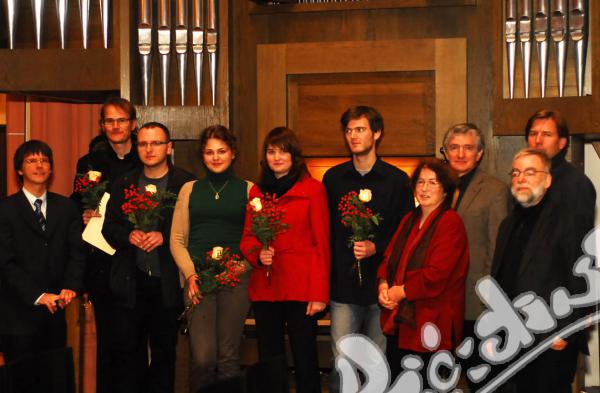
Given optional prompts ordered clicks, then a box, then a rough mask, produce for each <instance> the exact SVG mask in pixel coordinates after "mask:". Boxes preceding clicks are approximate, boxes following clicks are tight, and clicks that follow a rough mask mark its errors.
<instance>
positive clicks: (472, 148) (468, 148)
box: [444, 145, 477, 153]
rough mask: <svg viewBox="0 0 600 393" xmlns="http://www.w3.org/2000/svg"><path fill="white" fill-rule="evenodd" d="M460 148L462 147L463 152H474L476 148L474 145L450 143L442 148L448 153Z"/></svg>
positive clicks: (456, 151) (455, 151)
mask: <svg viewBox="0 0 600 393" xmlns="http://www.w3.org/2000/svg"><path fill="white" fill-rule="evenodd" d="M460 149H463V151H464V152H465V153H474V152H475V151H476V150H477V147H476V146H475V145H462V146H461V145H450V146H448V147H447V148H445V149H444V150H445V151H447V152H448V153H458V151H459V150H460Z"/></svg>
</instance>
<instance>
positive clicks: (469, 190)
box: [443, 123, 510, 392]
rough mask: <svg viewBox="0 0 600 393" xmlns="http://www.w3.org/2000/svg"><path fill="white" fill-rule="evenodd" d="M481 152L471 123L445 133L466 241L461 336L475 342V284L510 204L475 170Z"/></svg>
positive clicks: (499, 187)
mask: <svg viewBox="0 0 600 393" xmlns="http://www.w3.org/2000/svg"><path fill="white" fill-rule="evenodd" d="M484 151H485V140H484V137H483V134H482V133H481V131H480V130H479V128H477V126H476V125H475V124H471V123H463V124H456V125H454V126H452V127H450V128H449V129H448V131H446V135H445V136H444V150H443V152H444V155H445V156H446V159H447V160H448V164H449V165H450V167H451V168H452V169H454V170H455V171H456V173H457V174H458V176H459V182H458V188H457V191H458V193H457V194H456V195H455V197H454V199H453V207H454V209H455V210H456V212H457V213H458V214H459V215H460V217H461V218H462V219H463V222H464V224H465V228H466V230H467V236H468V239H469V258H470V262H469V274H468V275H467V282H466V283H465V323H464V326H463V335H464V336H465V337H473V338H474V339H475V340H477V336H476V335H475V321H476V320H477V318H478V317H479V315H480V314H481V313H482V312H483V311H484V309H485V306H484V305H483V303H482V302H481V300H480V299H479V297H478V296H477V293H476V292H475V284H477V281H478V280H479V279H480V278H482V277H483V276H485V275H488V274H490V271H491V268H492V257H493V256H494V248H495V246H496V236H497V235H498V228H499V227H500V223H501V222H502V220H503V219H504V218H505V217H506V214H507V212H508V205H509V201H510V195H509V189H508V187H507V186H506V184H504V183H502V182H501V181H500V180H498V179H496V178H495V177H493V176H491V175H490V174H488V173H487V172H485V171H484V170H483V169H481V168H479V163H480V162H481V158H482V157H483V155H484ZM476 345H477V344H476ZM481 362H482V359H481V358H480V357H479V356H478V355H477V354H474V356H471V357H469V358H468V359H465V360H464V361H463V362H462V364H463V367H464V369H465V370H466V369H468V368H470V367H473V366H477V365H479V364H481ZM469 387H470V389H471V391H473V392H474V391H476V390H477V388H479V387H480V386H479V385H477V384H474V383H473V382H471V381H469Z"/></svg>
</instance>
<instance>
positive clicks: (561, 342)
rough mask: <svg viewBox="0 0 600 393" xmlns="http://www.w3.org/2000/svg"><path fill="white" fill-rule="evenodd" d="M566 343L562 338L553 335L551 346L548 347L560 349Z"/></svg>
mask: <svg viewBox="0 0 600 393" xmlns="http://www.w3.org/2000/svg"><path fill="white" fill-rule="evenodd" d="M567 344H568V343H567V342H566V341H565V340H563V339H562V338H560V337H554V340H552V346H551V347H550V348H551V349H553V350H555V351H562V350H563V349H565V348H566V347H567Z"/></svg>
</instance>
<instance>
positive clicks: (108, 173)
mask: <svg viewBox="0 0 600 393" xmlns="http://www.w3.org/2000/svg"><path fill="white" fill-rule="evenodd" d="M136 117H137V116H136V110H135V107H134V106H133V105H132V104H131V103H130V102H129V101H127V100H126V99H123V98H120V97H111V98H108V99H107V100H106V101H105V102H104V104H103V105H102V108H101V109H100V134H99V135H98V136H97V137H95V138H94V139H93V140H92V141H91V142H90V151H89V153H88V154H86V155H84V156H83V157H81V158H80V159H79V161H78V162H77V173H78V174H85V173H87V172H88V171H90V170H93V171H98V172H100V173H102V177H101V179H100V180H101V181H103V182H104V181H108V185H107V188H106V189H107V190H110V184H111V182H112V181H114V180H115V179H116V178H117V177H119V176H121V175H122V174H123V173H126V172H129V171H130V170H132V169H134V168H136V167H138V166H140V160H139V157H138V154H137V152H136V151H135V148H134V146H135V131H136V128H137V120H136ZM71 198H73V199H74V200H75V201H76V202H78V203H79V205H80V211H81V214H82V217H83V224H84V225H87V223H88V222H89V220H90V219H91V218H92V217H95V216H98V215H99V214H98V213H97V212H95V211H94V210H84V209H83V208H81V197H80V195H79V194H78V193H73V194H72V195H71ZM86 247H87V261H86V262H87V263H86V274H85V287H86V291H87V292H88V294H89V297H90V300H91V301H92V304H93V309H94V315H95V320H96V348H97V352H96V353H97V357H96V358H97V361H96V364H97V370H96V381H97V391H98V393H110V389H108V386H109V384H110V381H111V377H110V374H109V369H110V356H109V349H108V345H109V339H110V335H111V334H110V328H111V309H110V294H109V292H108V275H109V272H110V265H111V258H110V256H109V255H108V254H106V253H104V251H101V250H100V249H97V248H95V247H92V246H91V245H87V246H86Z"/></svg>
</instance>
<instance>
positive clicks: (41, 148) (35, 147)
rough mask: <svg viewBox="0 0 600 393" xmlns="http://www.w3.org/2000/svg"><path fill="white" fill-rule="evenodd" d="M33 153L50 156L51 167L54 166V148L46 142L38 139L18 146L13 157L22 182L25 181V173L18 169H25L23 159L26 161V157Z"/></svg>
mask: <svg viewBox="0 0 600 393" xmlns="http://www.w3.org/2000/svg"><path fill="white" fill-rule="evenodd" d="M33 154H41V155H43V156H46V157H48V160H49V161H50V169H52V168H53V167H54V158H53V157H52V149H51V148H50V146H48V144H47V143H46V142H42V141H39V140H37V139H32V140H30V141H27V142H25V143H23V144H21V146H19V147H18V148H17V150H16V151H15V155H14V157H13V166H14V168H15V172H17V175H18V176H19V181H21V182H23V175H21V174H20V173H19V172H18V171H20V170H22V169H23V161H25V157H27V156H30V155H33Z"/></svg>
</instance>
